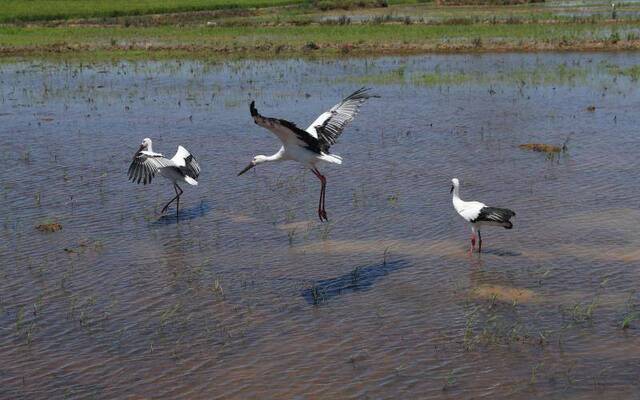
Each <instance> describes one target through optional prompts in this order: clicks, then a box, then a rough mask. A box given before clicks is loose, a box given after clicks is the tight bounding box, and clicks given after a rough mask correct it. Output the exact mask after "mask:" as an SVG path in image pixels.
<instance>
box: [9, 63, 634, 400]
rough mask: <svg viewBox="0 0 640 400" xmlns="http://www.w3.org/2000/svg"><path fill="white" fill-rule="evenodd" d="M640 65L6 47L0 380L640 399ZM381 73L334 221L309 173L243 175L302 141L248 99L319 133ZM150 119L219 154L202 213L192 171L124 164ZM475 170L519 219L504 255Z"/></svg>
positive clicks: (32, 394) (505, 236) (336, 172)
mask: <svg viewBox="0 0 640 400" xmlns="http://www.w3.org/2000/svg"><path fill="white" fill-rule="evenodd" d="M638 65H640V56H639V55H638V54H636V53H611V52H605V53H584V52H581V53H566V52H565V53H542V54H522V53H520V54H467V55H464V54H462V55H452V54H448V55H425V56H412V57H381V58H380V57H378V58H364V59H361V58H353V59H335V60H302V59H289V60H279V61H274V60H262V61H260V60H241V61H224V62H217V61H215V62H214V61H204V60H191V61H188V60H173V61H170V60H162V61H140V60H139V61H124V60H123V61H117V62H95V63H84V62H83V63H80V62H77V61H73V62H72V61H69V62H60V61H50V60H49V61H47V60H28V61H16V62H9V63H5V64H3V67H2V69H1V72H0V82H1V83H2V85H1V86H0V87H1V91H0V99H1V103H0V104H1V108H0V109H1V110H2V112H1V113H0V120H1V121H2V124H1V125H0V149H1V150H0V160H1V161H2V162H3V164H4V165H6V166H10V167H9V168H6V169H5V171H4V173H3V174H2V175H0V207H1V208H2V210H3V211H4V212H3V213H2V216H1V225H0V278H1V279H0V358H1V359H2V360H3V362H2V365H1V366H0V398H3V399H48V398H82V399H84V398H96V399H111V398H146V397H150V396H151V397H160V398H184V399H187V398H188V399H194V398H203V399H211V398H220V399H236V398H303V397H304V398H306V397H310V398H397V397H398V394H399V393H402V394H403V395H404V396H406V397H409V398H433V399H441V398H472V397H473V398H477V397H487V398H494V399H500V398H504V399H529V398H563V399H564V398H572V399H596V398H597V399H600V398H613V397H618V398H634V396H636V395H637V392H638V389H640V387H639V386H638V385H639V384H638V382H639V381H640V380H639V377H640V359H639V358H638V352H637V349H638V346H639V345H640V334H639V333H640V297H639V295H638V291H637V288H638V284H639V283H640V275H639V273H638V272H639V269H638V267H639V265H640V253H639V252H638V248H639V245H640V243H639V242H638V235H637V232H636V227H637V226H638V224H640V211H639V210H638V208H637V204H636V203H637V202H636V201H635V199H637V198H638V197H639V196H640V192H639V190H640V189H639V186H638V184H637V182H638V180H637V171H638V167H639V165H638V158H637V140H638V139H637V113H636V110H638V108H639V107H640V90H639V89H638V84H637V83H638V79H639V78H640V76H639V74H638ZM361 85H367V86H370V87H371V88H372V90H373V91H374V92H375V93H376V94H378V95H380V98H376V99H371V100H370V101H369V102H367V103H366V104H365V105H364V106H363V108H362V111H361V113H360V115H359V116H358V118H357V119H356V120H355V121H354V122H353V124H352V125H350V126H349V127H348V128H347V130H346V132H345V133H344V135H343V136H342V137H341V138H340V141H339V143H338V144H337V145H336V146H334V148H333V149H334V152H335V153H336V154H339V155H341V156H342V157H344V163H343V165H342V166H328V167H325V168H323V172H324V173H325V175H326V176H327V177H328V187H327V211H328V214H329V222H326V223H320V222H318V221H317V215H316V210H315V207H316V204H317V195H318V189H319V187H318V186H319V185H318V182H317V179H316V178H315V177H314V176H313V175H312V174H311V173H309V171H306V170H305V169H304V168H302V167H300V166H298V165H296V164H288V163H284V164H278V165H259V166H257V167H256V168H254V169H253V170H252V171H250V172H249V173H247V174H245V175H242V176H240V177H238V176H237V173H238V172H239V171H240V170H241V169H242V168H243V167H244V166H245V165H246V164H247V163H248V162H249V161H250V160H251V158H252V157H253V155H255V154H271V153H272V152H275V151H276V150H277V148H278V146H279V144H278V141H277V138H275V137H274V136H273V135H272V134H270V133H269V132H267V131H264V130H262V129H261V128H259V127H257V126H256V125H255V124H254V123H253V121H252V120H251V118H250V116H249V110H248V103H249V102H250V101H251V100H254V99H255V100H256V102H257V105H258V107H259V109H260V111H261V112H262V113H264V114H265V115H273V116H279V117H283V118H287V119H290V120H293V121H295V122H298V123H299V124H300V125H302V126H306V123H308V122H310V121H312V120H313V119H315V117H316V115H317V114H319V113H320V112H321V111H322V110H324V109H326V108H328V107H330V106H331V105H333V104H335V103H336V102H337V100H338V99H340V98H342V97H343V96H344V95H346V94H348V93H350V92H351V91H353V90H354V89H355V88H357V87H359V86H361ZM144 137H151V138H153V140H154V149H155V150H156V151H160V152H163V153H165V154H168V155H171V154H173V151H175V148H176V147H177V145H178V144H182V145H184V146H185V147H187V148H188V149H189V150H191V151H192V152H193V153H194V154H195V156H196V157H197V159H198V160H199V162H200V164H201V166H202V171H203V172H202V175H201V177H200V179H199V181H200V184H199V186H198V187H195V188H186V190H185V194H184V196H183V198H182V202H181V207H182V212H181V217H180V220H179V221H178V220H177V219H176V217H175V214H174V213H173V209H170V212H169V213H168V214H167V215H164V216H163V215H161V214H160V208H161V207H162V205H163V204H164V202H166V201H167V200H168V199H169V197H170V196H172V195H173V191H172V189H171V188H170V186H169V185H167V184H166V183H165V182H163V181H162V180H158V181H154V182H153V183H152V184H151V185H148V186H143V185H134V184H132V183H130V182H128V181H127V176H126V172H127V168H128V165H129V162H130V160H131V157H132V155H133V153H134V152H135V150H136V149H137V147H138V145H139V143H140V141H141V140H142V138H144ZM536 143H538V144H546V145H547V146H549V148H547V147H544V146H542V145H538V146H533V145H527V144H536ZM556 148H557V150H555V149H556ZM549 149H550V150H549ZM535 150H539V151H535ZM540 150H541V151H540ZM454 176H455V177H458V178H459V179H461V181H462V188H461V195H462V198H463V199H469V200H471V199H474V200H481V201H485V202H487V203H489V204H492V205H496V206H508V207H510V208H513V209H514V210H515V211H516V212H517V217H516V218H515V221H514V223H515V226H514V229H513V230H510V231H507V230H504V229H497V228H496V229H493V230H488V229H487V230H485V231H484V232H483V239H484V246H483V250H484V252H483V253H482V254H477V253H475V254H473V255H470V254H469V253H468V245H469V229H468V227H467V226H466V225H465V223H464V221H463V220H462V219H461V218H459V216H458V215H457V214H456V213H455V210H454V209H453V207H452V205H451V197H450V194H449V187H450V179H451V178H452V177H454ZM151 394H153V395H151Z"/></svg>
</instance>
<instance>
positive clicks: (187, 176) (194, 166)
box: [129, 138, 200, 217]
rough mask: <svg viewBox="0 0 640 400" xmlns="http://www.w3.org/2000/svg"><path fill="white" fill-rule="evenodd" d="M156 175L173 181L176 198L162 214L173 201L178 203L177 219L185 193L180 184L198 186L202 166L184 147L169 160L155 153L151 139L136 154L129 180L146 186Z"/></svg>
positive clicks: (144, 142)
mask: <svg viewBox="0 0 640 400" xmlns="http://www.w3.org/2000/svg"><path fill="white" fill-rule="evenodd" d="M156 174H160V175H161V176H162V177H163V178H166V179H168V180H169V181H171V182H172V183H173V188H174V190H175V192H176V196H175V197H174V198H172V199H171V200H170V201H169V202H168V203H167V204H166V205H165V206H164V207H163V208H162V212H163V213H164V212H165V211H167V208H168V207H169V205H170V204H171V203H173V201H176V217H178V216H179V212H180V211H179V210H180V195H182V193H184V192H183V190H182V188H180V186H179V185H178V183H182V182H183V183H188V184H189V185H192V186H197V185H198V181H197V180H196V179H198V176H200V166H199V165H198V162H197V161H196V159H195V158H194V157H193V155H192V154H191V153H189V151H187V149H185V148H184V147H182V146H178V151H176V154H175V155H174V156H173V157H172V158H171V159H168V158H166V157H164V156H163V155H162V154H161V153H156V152H154V151H153V143H152V142H151V139H149V138H145V139H144V140H143V141H142V144H141V145H140V148H139V149H138V151H136V153H135V154H134V156H133V160H132V161H131V165H130V166H129V180H131V181H132V182H135V183H140V182H142V183H143V184H144V185H146V184H147V183H151V180H152V179H153V178H154V177H155V175H156Z"/></svg>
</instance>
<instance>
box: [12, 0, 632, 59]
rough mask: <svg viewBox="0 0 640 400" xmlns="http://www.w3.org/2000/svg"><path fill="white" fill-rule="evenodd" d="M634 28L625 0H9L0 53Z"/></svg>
mask: <svg viewBox="0 0 640 400" xmlns="http://www.w3.org/2000/svg"><path fill="white" fill-rule="evenodd" d="M125 3H126V4H125ZM89 4H91V5H89ZM358 5H362V7H359V6H358ZM381 5H384V6H381ZM638 26H640V3H639V2H635V1H634V2H624V3H617V4H615V6H614V7H612V6H611V3H609V2H605V1H602V0H597V1H592V0H585V1H580V2H573V1H551V2H544V3H533V4H519V5H502V6H497V5H488V6H478V5H474V6H442V5H436V4H433V3H421V2H419V3H414V2H405V1H397V2H390V3H387V2H384V1H379V2H378V1H362V2H350V1H343V2H340V1H335V2H332V1H319V2H300V1H288V0H286V1H282V2H278V3H276V5H275V6H267V5H266V2H261V1H247V2H239V3H234V4H230V3H229V2H226V1H219V0H215V1H214V0H189V1H186V2H161V3H159V2H156V1H130V2H120V1H116V2H106V1H98V2H83V1H51V0H33V1H29V2H22V1H9V2H8V4H7V6H6V7H3V8H2V9H1V10H0V54H1V55H3V56H4V57H5V58H6V57H12V58H20V57H34V56H35V57H43V56H44V57H62V58H65V59H69V58H75V59H76V60H82V61H96V60H103V61H104V60H111V59H122V58H127V59H130V60H131V59H150V58H152V59H172V58H176V57H177V58H182V57H185V56H188V58H198V59H209V60H212V59H217V60H225V59H229V58H233V59H240V58H263V59H264V58H283V57H284V58H287V57H305V58H313V57H333V58H336V57H350V56H361V57H362V56H365V57H366V56H375V55H407V54H425V53H456V52H495V51H550V50H553V51H560V50H561V51H603V50H637V49H638V48H639V47H640V28H638Z"/></svg>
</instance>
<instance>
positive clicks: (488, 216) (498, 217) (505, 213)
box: [471, 207, 516, 223]
mask: <svg viewBox="0 0 640 400" xmlns="http://www.w3.org/2000/svg"><path fill="white" fill-rule="evenodd" d="M515 215H516V213H515V212H513V211H511V210H509V209H508V208H498V207H483V208H482V209H481V210H480V214H478V217H476V219H474V220H472V221H471V222H481V221H484V222H500V223H507V222H509V220H510V219H511V217H513V216H515Z"/></svg>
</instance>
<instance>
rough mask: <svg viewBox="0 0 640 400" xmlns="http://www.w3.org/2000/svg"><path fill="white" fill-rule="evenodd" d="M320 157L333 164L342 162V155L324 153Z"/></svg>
mask: <svg viewBox="0 0 640 400" xmlns="http://www.w3.org/2000/svg"><path fill="white" fill-rule="evenodd" d="M320 159H321V160H322V161H325V162H328V163H331V164H338V165H339V164H342V157H340V156H337V155H335V154H326V153H322V154H321V156H320Z"/></svg>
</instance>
